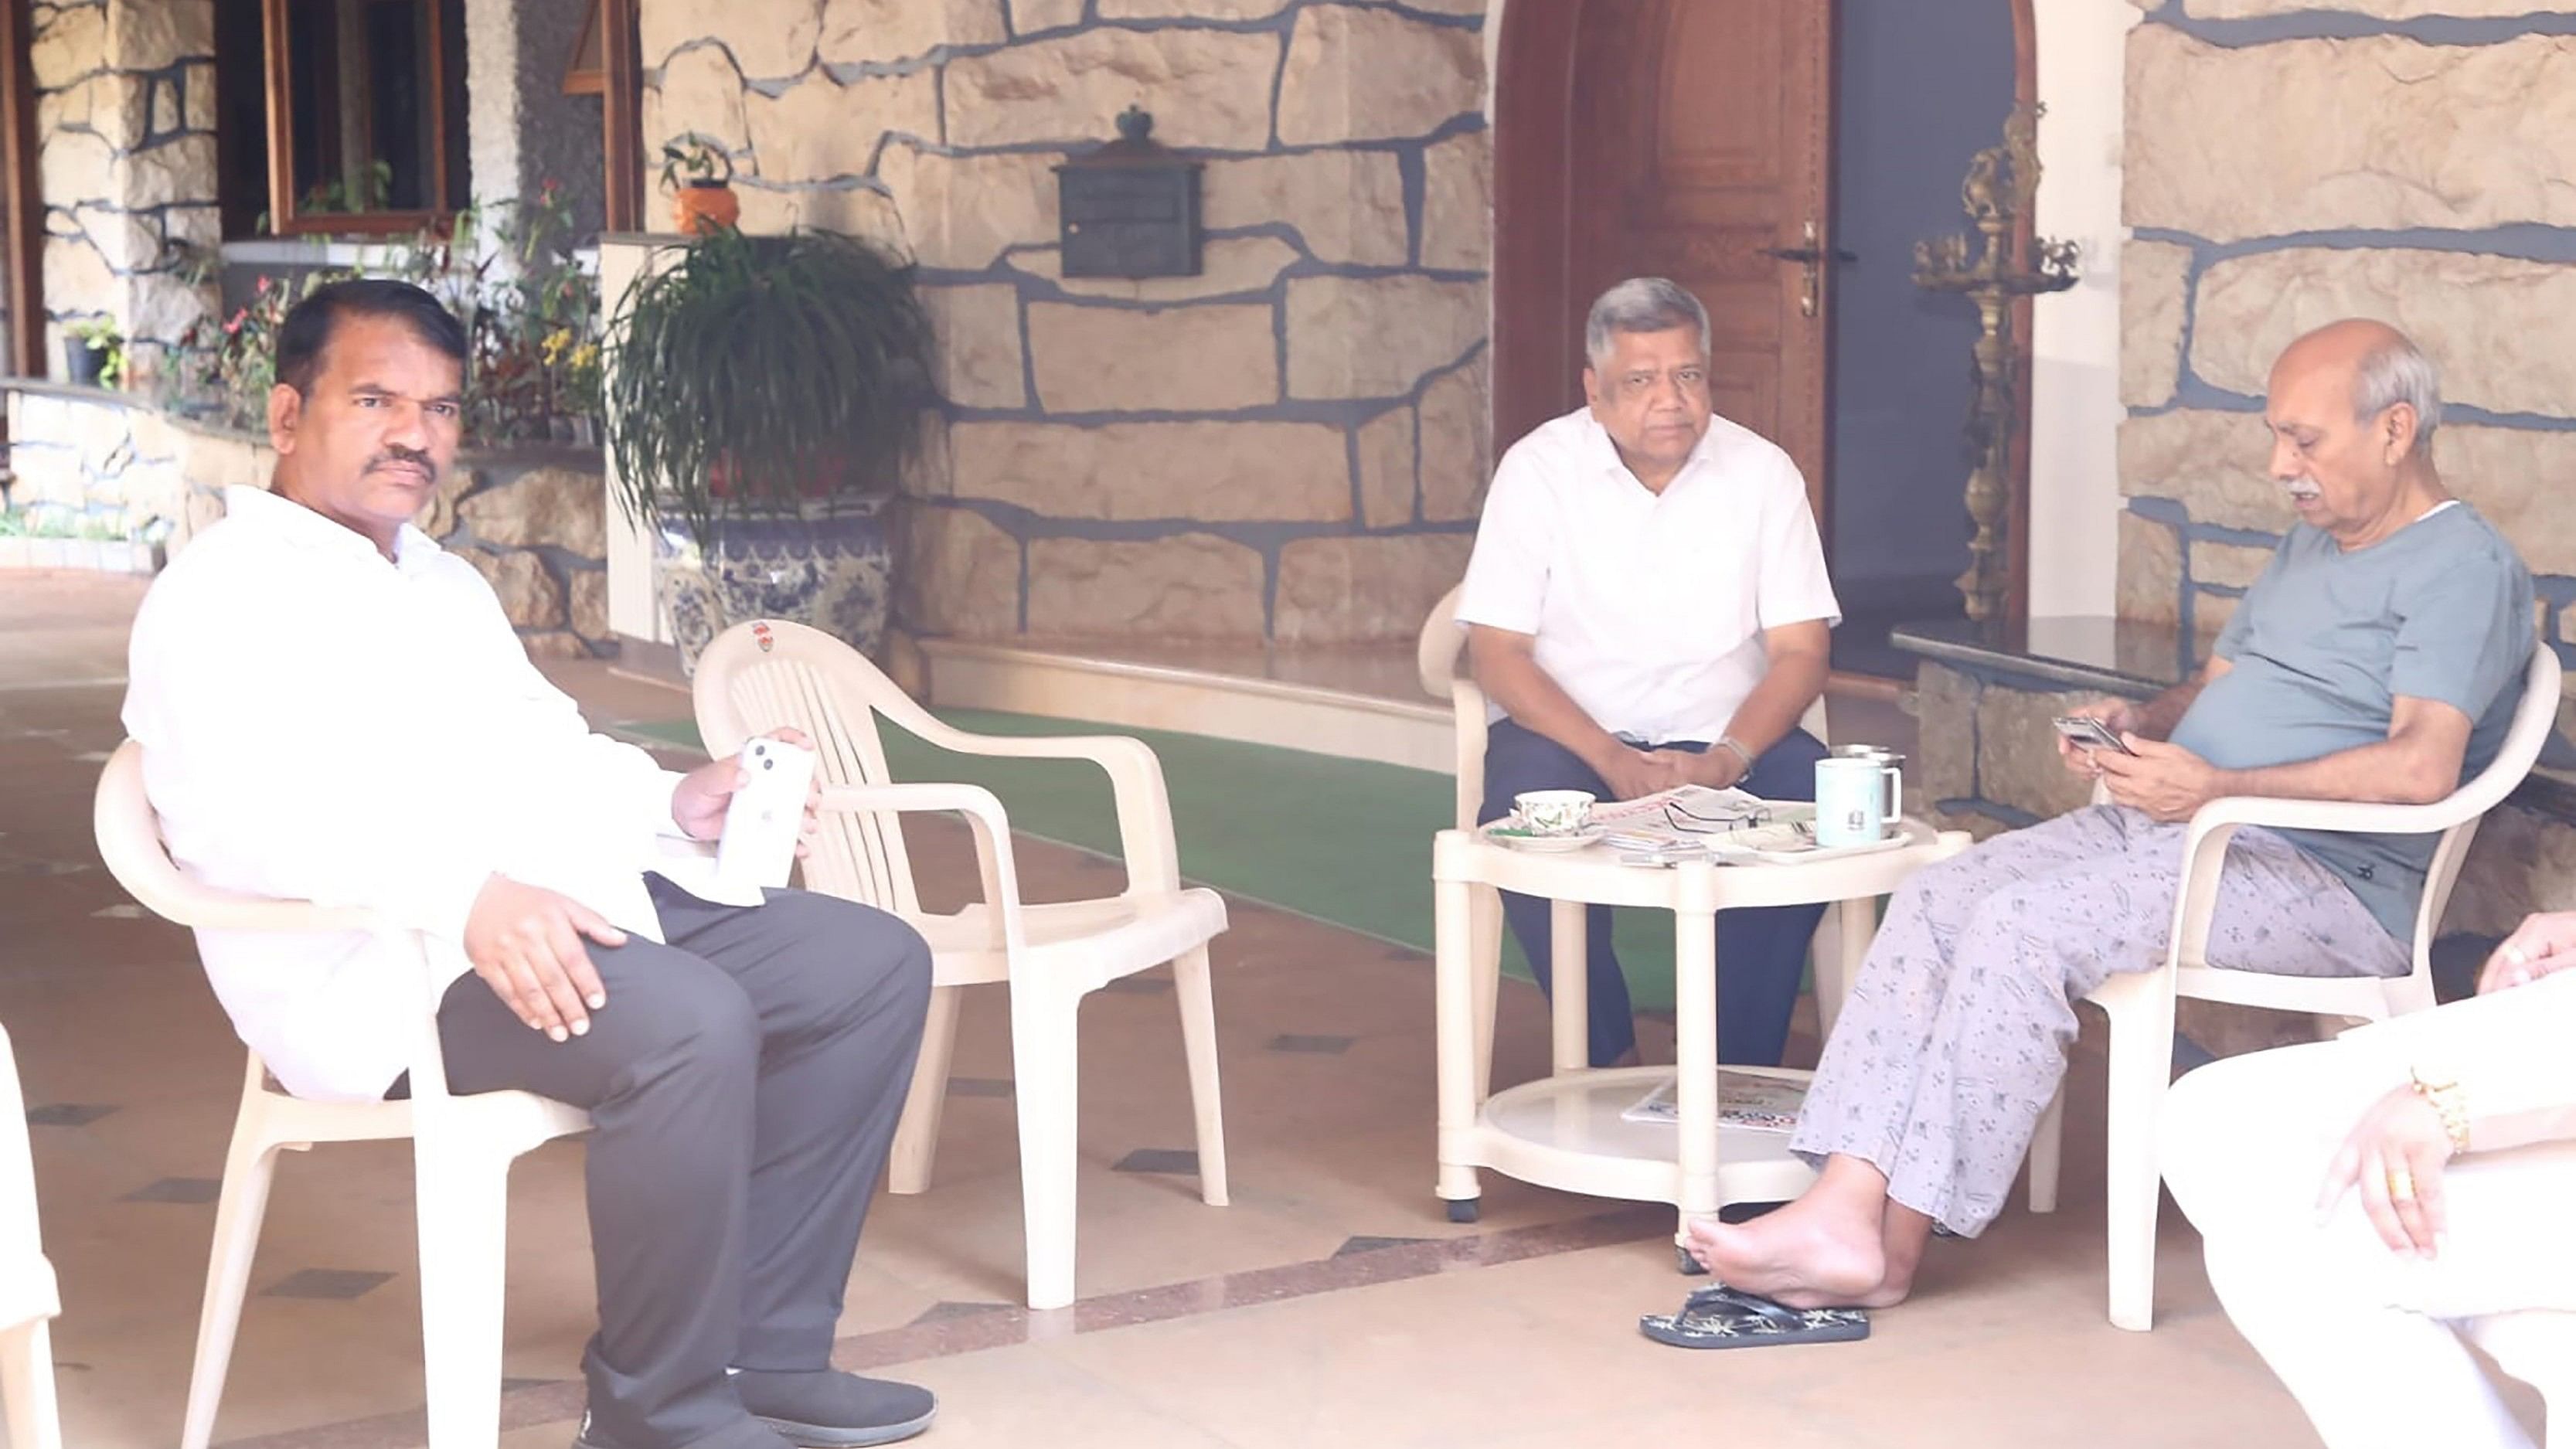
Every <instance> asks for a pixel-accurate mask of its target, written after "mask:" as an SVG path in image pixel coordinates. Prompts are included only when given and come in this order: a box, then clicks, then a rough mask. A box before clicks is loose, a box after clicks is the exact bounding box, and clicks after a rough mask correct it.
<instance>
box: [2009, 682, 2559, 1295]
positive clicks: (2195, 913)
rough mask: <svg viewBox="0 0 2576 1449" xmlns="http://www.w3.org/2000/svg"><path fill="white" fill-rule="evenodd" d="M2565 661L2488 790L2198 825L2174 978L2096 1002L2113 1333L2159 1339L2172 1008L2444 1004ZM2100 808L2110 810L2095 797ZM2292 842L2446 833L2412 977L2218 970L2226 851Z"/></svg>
mask: <svg viewBox="0 0 2576 1449" xmlns="http://www.w3.org/2000/svg"><path fill="white" fill-rule="evenodd" d="M2558 685H2559V670H2558V655H2557V653H2556V652H2555V651H2554V650H2552V649H2551V647H2550V646H2549V644H2548V643H2546V642H2545V641H2544V642H2543V643H2542V644H2541V645H2540V646H2539V647H2538V648H2536V649H2534V650H2533V651H2532V655H2531V667H2530V669H2529V671H2528V672H2527V673H2526V674H2525V675H2524V681H2523V696H2522V702H2521V704H2520V705H2519V706H2518V707H2517V708H2516V709H2515V711H2514V715H2513V723H2512V725H2511V727H2510V728H2509V729H2507V730H2506V732H2505V737H2504V743H2503V745H2502V746H2501V747H2500V748H2499V749H2498V751H2497V753H2496V757H2495V760H2494V762H2493V763H2491V764H2489V765H2488V766H2487V768H2486V769H2484V770H2483V771H2480V772H2479V774H2478V776H2477V778H2475V779H2473V780H2471V781H2469V782H2468V783H2467V784H2465V785H2462V786H2461V787H2460V788H2459V789H2458V790H2456V791H2454V792H2452V794H2451V795H2450V796H2449V797H2448V798H2446V799H2443V800H2439V801H2436V802H2434V803H2433V804H2430V805H2363V804H2357V803H2353V802H2349V801H2341V800H2275V799H2267V798H2258V797H2251V796H2236V797H2230V798H2227V799H2222V800H2212V801H2210V802H2209V803H2208V804H2206V805H2203V806H2202V807H2200V810H2199V813H2197V814H2195V815H2193V816H2192V818H2191V825H2190V828H2189V829H2188V830H2187V831H2186V832H2185V834H2184V836H2183V843H2182V864H2183V868H2182V880H2183V886H2182V890H2181V891H2180V892H2179V893H2178V897H2177V899H2176V900H2175V902H2174V928H2173V939H2172V943H2171V945H2170V947H2169V949H2168V953H2167V955H2166V957H2165V965H2164V969H2162V970H2160V971H2141V972H2136V973H2132V974H2123V975H2118V976H2113V977H2112V978H2111V979H2110V980H2108V981H2106V982H2104V983H2103V984H2102V986H2101V987H2100V989H2098V990H2096V991H2094V992H2093V993H2092V995H2091V996H2089V997H2088V998H2086V999H2087V1000H2090V1001H2092V1002H2093V1003H2094V1004H2095V1005H2097V1006H2100V1007H2101V1008H2102V1010H2103V1013H2104V1014H2105V1015H2106V1016H2108V1017H2109V1018H2110V1026H2111V1052H2110V1071H2109V1095H2110V1104H2109V1105H2110V1130H2109V1134H2108V1140H2107V1144H2106V1148H2105V1154H2106V1156H2107V1158H2108V1166H2109V1188H2108V1190H2109V1194H2110V1196H2109V1202H2108V1211H2107V1217H2108V1233H2109V1238H2110V1298H2111V1322H2112V1323H2114V1324H2116V1325H2117V1326H2119V1327H2121V1328H2126V1329H2131V1330H2135V1331H2138V1332H2145V1331H2146V1330H2148V1329H2151V1328H2153V1327H2154V1326H2155V1292H2156V1211H2157V1207H2158V1202H2157V1197H2158V1184H2159V1182H2160V1181H2161V1178H2162V1174H2161V1173H2160V1172H2159V1171H2158V1168H2157V1165H2156V1148H2155V1143H2156V1131H2157V1127H2156V1121H2157V1114H2158V1112H2159V1111H2160V1109H2161V1107H2162V1104H2163V1101H2164V1092H2165V1088H2166V1086H2167V1085H2168V1084H2169V1083H2170V1082H2171V1081H2172V1078H2173V1036H2174V1004H2175V1002H2176V1000H2177V999H2178V998H2180V997H2184V996H2189V997H2195V998H2197V999H2199V1000H2202V1001H2226V1002H2233V1003H2235V1004H2237V1005H2240V1006H2260V1007H2268V1008H2270V1009H2272V1010H2275V1011H2306V1012H2315V1013H2319V1014H2323V1015H2329V1016H2350V1017H2360V1018H2362V1019H2364V1020H2371V1021H2376V1020H2381V1019H2383V1018H2386V1017H2391V1016H2398V1015H2402V1014H2404V1013H2406V1012H2410V1011H2422V1010H2424V1009H2426V1008H2428V1007H2430V1006H2432V1005H2433V958H2432V950H2433V938H2434V935H2435V934H2436V932H2438V931H2439V930H2440V928H2441V924H2442V912H2443V909H2444V908H2445V907H2446V906H2448V905H2449V904H2450V900H2451V888H2452V886H2454V885H2455V884H2457V883H2458V881H2459V878H2460V865H2461V862H2462V861H2463V860H2464V859H2465V858H2466V857H2467V855H2468V853H2469V844H2470V842H2471V841H2473V840H2474V839H2476V838H2477V833H2478V823H2479V821H2480V820H2481V819H2483V818H2484V817H2485V815H2486V813H2487V811H2489V810H2491V809H2493V808H2495V806H2496V805H2497V803H2498V802H2500V801H2502V800H2503V799H2504V797H2505V796H2506V795H2508V794H2510V793H2512V791H2513V789H2514V787H2515V786H2517V785H2520V784H2521V783H2522V781H2523V777H2524V776H2526V775H2528V774H2530V773H2531V767H2532V764H2533V762H2534V761H2536V760H2538V759H2539V758H2540V749H2541V746H2542V745H2543V744H2544V743H2546V742H2547V741H2548V738H2549V732H2550V729H2551V727H2552V726H2553V725H2554V724H2555V723H2556V722H2557V717H2558ZM2097 798H2099V797H2098V796H2097ZM2249 825H2257V826H2266V827H2269V828H2272V829H2276V830H2281V829H2286V830H2333V831H2369V832H2374V833H2378V834H2389V835H2433V834H2439V835H2440V836H2441V841H2440V843H2439V844H2438V845H2436V846H2435V847H2434V850H2433V859H2432V863H2431V864H2430V866H2429V867H2428V868H2427V869H2426V871H2425V877H2424V898H2423V901H2422V903H2421V904H2420V905H2419V906H2417V908H2416V912H2415V941H2414V953H2415V964H2414V968H2413V969H2412V970H2410V971H2408V972H2407V974H2405V975H2403V976H2387V977H2380V976H2281V975H2274V974H2270V973H2266V972H2260V971H2229V970H2223V969H2221V968H2218V967H2214V966H2211V965H2210V964H2209V960H2208V949H2209V929H2210V917H2211V914H2212V912H2213V911H2214V910H2215V908H2216V905H2217V901H2218V875H2219V869H2220V867H2221V866H2222V865H2223V864H2225V862H2226V859H2227V842H2228V841H2229V839H2231V838H2232V837H2233V836H2234V835H2235V834H2236V832H2237V831H2238V830H2240V829H2242V828H2244V827H2246V826H2249ZM2065 1111H2066V1098H2065V1094H2064V1092H2063V1091H2062V1090H2061V1091H2060V1092H2059V1094H2058V1097H2057V1100H2056V1101H2054V1102H2052V1103H2050V1104H2049V1108H2048V1111H2047V1113H2046V1114H2045V1115H2044V1116H2042V1117H2041V1118H2040V1121H2039V1126H2038V1129H2037V1130H2036V1131H2035V1132H2034V1133H2033V1135H2032V1137H2031V1145H2030V1210H2031V1211H2032V1212H2035V1213H2045V1212H2054V1211H2056V1209H2057V1179H2058V1173H2059V1168H2060V1165H2061V1163H2062V1162H2063V1159H2064V1133H2065V1122H2064V1118H2065Z"/></svg>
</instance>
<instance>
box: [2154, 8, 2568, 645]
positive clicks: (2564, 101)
mask: <svg viewBox="0 0 2576 1449" xmlns="http://www.w3.org/2000/svg"><path fill="white" fill-rule="evenodd" d="M2141 3H2142V4H2143V3H2145V0H2141ZM2425 8H2429V7H2423V6H2414V5H2398V4H2394V3H2390V0H2158V3H2155V4H2153V5H2151V6H2149V7H2148V11H2149V13H2148V14H2147V16H2146V19H2145V22H2144V23H2143V24H2141V25H2139V26H2138V27H2137V29H2136V30H2135V31H2133V32H2132V33H2131V36H2130V40H2129V56H2128V86H2127V106H2128V124H2127V135H2128V141H2127V148H2128V154H2127V159H2126V170H2125V176H2124V183H2123V207H2124V210H2125V211H2126V214H2127V221H2128V223H2129V225H2130V227H2131V228H2132V229H2133V234H2134V240H2132V241H2130V242H2129V243H2128V246H2127V249H2126V251H2125V253H2124V255H2123V256H2122V259H2121V267H2120V278H2121V293H2122V295H2121V313H2122V316H2121V352H2122V357H2121V370H2120V387H2121V394H2122V398H2123V400H2124V401H2125V402H2126V403H2127V404H2128V409H2129V418H2128V421H2127V423H2126V424H2125V425H2124V426H2123V427H2122V428H2121V432H2120V484H2121V491H2122V492H2123V493H2124V494H2125V495H2126V496H2127V498H2128V506H2127V511H2126V512H2125V513H2124V514H2123V515H2122V517H2121V519H2120V530H2121V549H2120V579H2119V600H2120V612H2121V613H2122V614H2123V615H2125V616H2129V617H2134V618H2142V619H2151V620H2156V621H2159V622H2172V621H2176V620H2181V621H2184V622H2187V623H2190V624H2192V625H2194V626H2196V627H2197V628H2198V629H2199V630H2201V631H2203V632H2208V631H2213V630H2215V629H2216V628H2217V626H2218V625H2219V624H2220V623H2221V622H2223V621H2224V620H2225V618H2226V616H2227V614H2228V613H2229V612H2230V611H2231V610H2233V609H2234V608H2235V601H2236V600H2237V599H2238V598H2239V597H2240V596H2242V595H2243V593H2244V591H2245V588H2246V586H2247V585H2249V584H2250V583H2252V582H2253V580H2254V577H2255V576H2256V574H2257V573H2259V572H2260V570H2261V568H2262V566H2263V563H2264V561H2265V559H2266V558H2267V556H2268V555H2269V553H2270V551H2271V549H2272V547H2273V545H2274V544H2275V542H2276V541H2277V539H2278V536H2279V534H2280V532H2281V530H2282V529H2284V528H2285V527H2287V525H2288V522H2289V518H2290V513H2289V509H2288V507H2287V506H2286V504H2285V503H2284V502H2283V500H2282V496H2281V492H2280V488H2279V486H2278V485H2277V484H2275V483H2273V482H2272V481H2271V480H2270V478H2269V477H2267V476H2266V473H2265V468H2266V459H2267V457H2268V452H2269V446H2270V445H2269V440H2268V437H2267V435H2266V432H2265V429H2264V427H2263V423H2262V418H2261V408H2262V393H2263V388H2264V381H2265V376H2266V373H2267V372H2268V370H2269V368H2270V366H2271V362H2272V358H2273V357H2274V355H2275V354H2277V353H2278V352H2279V350H2280V349H2281V347H2282V346H2283V345H2284V344H2286V343H2287V342H2288V341H2289V340H2290V339H2291V338H2292V337H2294V336H2296V335H2297V334H2298V333H2300V332H2302V331H2304V330H2306V329H2308V328H2310V327H2313V326H2316V325H2318V324H2320V323H2323V322H2326V321H2329V320H2331V319H2333V318H2335V317H2338V316H2344V315H2350V314H2360V315H2365V316H2373V317H2380V318H2385V319H2386V320H2388V321H2390V322H2392V323H2395V324H2397V325H2398V326H2400V327H2403V328H2405V329H2406V330H2407V331H2408V332H2409V333H2411V334H2412V335H2413V336H2414V337H2415V339H2416V340H2417V341H2418V342H2420V343H2421V344H2422V345H2423V346H2424V347H2425V349H2426V350H2427V351H2428V352H2430V353H2431V354H2432V356H2433V358H2434V360H2435V361H2436V362H2437V363H2438V364H2439V365H2440V366H2441V369H2442V375H2443V388H2442V391H2443V396H2444V402H2445V411H2446V418H2445V422H2444V424H2443V427H2442V429H2441V431H2440V432H2439V433H2438V434H2436V436H2435V439H2434V456H2435V458H2436V460H2437V461H2438V463H2439V464H2440V466H2441V470H2442V475H2443V478H2444V479H2445V481H2447V482H2448V483H2449V485H2450V486H2451V488H2452V489H2453V490H2454V491H2456V492H2458V493H2459V494H2460V495H2461V496H2462V497H2463V498H2465V499H2467V500H2468V501H2469V502H2470V503H2472V504H2474V505H2475V506H2476V507H2477V508H2478V509H2479V510H2480V511H2481V512H2483V513H2485V514H2486V515H2487V516H2488V517H2489V518H2491V519H2493V520H2494V521H2495V522H2496V523H2497V525H2498V526H2499V527H2501V528H2503V529H2504V530H2505V531H2506V533H2507V534H2509V535H2510V536H2511V537H2512V538H2513V540H2514V541H2515V543H2516V544H2517V545H2518V546H2519V547H2520V548H2521V550H2522V554H2523V557H2524V559H2525V560H2526V561H2528V562H2529V564H2530V565H2531V571H2532V573H2533V574H2534V575H2535V576H2536V577H2537V578H2538V580H2539V585H2540V594H2541V599H2542V607H2541V610H2540V620H2539V623H2540V629H2541V633H2542V636H2543V637H2544V638H2549V639H2552V640H2555V641H2556V642H2557V643H2558V645H2559V646H2560V652H2561V654H2562V655H2563V656H2565V657H2567V658H2568V659H2569V660H2570V661H2571V662H2576V508H2571V507H2570V506H2569V494H2568V490H2569V489H2570V488H2571V487H2576V351H2571V350H2570V349H2569V347H2568V346H2567V344H2566V340H2565V339H2566V338H2567V337H2568V336H2569V335H2570V334H2571V332H2576V192H2571V191H2570V190H2569V188H2568V186H2567V184H2566V178H2567V176H2568V175H2569V174H2570V173H2571V172H2576V5H2570V4H2568V3H2565V0H2558V3H2548V0H2511V3H2509V4H2508V3H2501V0H2499V3H2494V4H2487V3H2479V4H2457V5H2448V6H2442V7H2438V8H2441V9H2446V10H2450V11H2453V12H2454V14H2455V16H2465V17H2468V18H2440V19H2421V18H2417V19H2403V18H2392V17H2400V16H2407V15H2412V14H2414V13H2415V12H2418V11H2420V10H2422V9H2425ZM2508 11H2510V12H2512V14H2511V16H2510V17H2509V18H2508V17H2507V12H2508ZM2524 11H2535V12H2544V13H2534V14H2528V15H2526V14H2523V13H2522V12H2524ZM2486 17H2494V18H2486Z"/></svg>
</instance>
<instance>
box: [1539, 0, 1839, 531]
mask: <svg viewBox="0 0 2576 1449" xmlns="http://www.w3.org/2000/svg"><path fill="white" fill-rule="evenodd" d="M1503 24H1504V31H1503V37H1502V56H1501V62H1500V65H1499V67H1498V79H1497V92H1496V109H1497V126H1498V131H1497V135H1496V147H1497V166H1496V211H1495V277H1494V313H1495V337H1494V348H1495V359H1494V368H1495V397H1494V404H1495V407H1494V411H1495V419H1494V421H1495V432H1496V436H1495V442H1496V444H1497V446H1498V448H1499V447H1507V446H1509V445H1510V443H1511V442H1512V441H1513V440H1514V439H1516V438H1518V437H1519V436H1520V435H1521V434H1522V433H1525V432H1527V431H1528V430H1529V429H1531V428H1532V427H1535V426H1537V425H1538V424H1539V423H1541V422H1544V421H1545V420H1547V419H1548V418H1550V417H1554V416H1556V415H1557V414H1560V413H1563V412H1566V411H1568V410H1570V409H1572V408H1573V407H1575V406H1577V405H1579V404H1580V403H1581V402H1582V400H1583V389H1582V380H1581V376H1580V370H1581V368H1582V364H1583V358H1582V350H1583V320H1584V314H1585V312H1586V310H1587V309H1588V308H1589V307H1590V305H1591V302H1592V299H1593V298H1594V297H1595V296H1597V295H1599V294H1600V293H1601V291H1602V290H1603V289H1605V288H1607V287H1608V286H1610V285H1611V284H1612V283H1614V282H1617V281H1619V280H1620V279H1622V278H1625V277H1633V276H1666V277H1670V278H1672V279H1673V280H1675V281H1677V282H1680V283H1681V284H1682V285H1683V286H1686V287H1688V288H1690V290H1691V291H1692V292H1693V293H1694V294H1695V295H1697V296H1698V297H1699V299H1700V301H1701V302H1703V303H1704V304H1706V305H1707V307H1708V310H1709V324H1710V325H1709V332H1710V337H1709V342H1710V357H1711V366H1710V374H1711V383H1712V391H1713V393H1714V401H1715V403H1716V407H1717V411H1718V412H1719V413H1720V414H1721V415H1723V416H1725V417H1727V418H1730V419H1732V420H1734V421H1735V422H1738V423H1742V424H1743V425H1744V426H1746V427H1749V428H1751V429H1753V430H1754V431H1756V432H1758V433H1761V434H1762V435H1763V436H1765V437H1767V438H1770V439H1771V440H1772V441H1774V442H1776V443H1778V444H1779V445H1780V446H1781V447H1783V448H1785V449H1787V450H1788V453H1789V456H1790V457H1792V458H1794V459H1795V460H1797V464H1798V468H1799V471H1801V472H1802V473H1804V474H1805V475H1806V479H1807V492H1808V499H1809V501H1810V502H1811V503H1812V504H1813V505H1814V508H1815V511H1816V517H1817V521H1818V523H1819V525H1820V526H1822V525H1823V524H1824V523H1825V521H1826V520H1828V519H1830V518H1831V517H1832V514H1831V512H1830V511H1829V510H1828V509H1827V508H1826V507H1825V498H1824V487H1825V480H1826V477H1827V473H1826V467H1827V458H1826V450H1827V443H1828V427H1827V422H1828V419H1827V396H1826V394H1827V383H1828V377H1829V374H1828V345H1827V344H1828V339H1829V338H1830V337H1831V335H1832V333H1831V328H1830V325H1829V323H1830V320H1831V309H1832V306H1833V262H1832V255H1833V248H1832V217H1831V214H1830V212H1829V209H1828V202H1829V200H1830V196H1831V190H1832V166H1833V80H1832V76H1833V5H1832V0H1560V3H1556V4H1547V3H1542V0H1522V3H1519V4H1516V5H1513V6H1510V7H1507V8H1506V9H1505V11H1504V22H1503Z"/></svg>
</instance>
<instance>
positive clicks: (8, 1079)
mask: <svg viewBox="0 0 2576 1449" xmlns="http://www.w3.org/2000/svg"><path fill="white" fill-rule="evenodd" d="M62 1311H63V1300H62V1294H61V1292H60V1290H59V1289H58V1288H57V1286H56V1285H55V1282H54V1265H53V1263H52V1262H51V1261H49V1260H48V1259H47V1258H46V1257H45V1243H44V1239H43V1236H42V1235H41V1234H40V1233H39V1232H38V1230H37V1222H36V1167H35V1160H34V1158H33V1157H32V1156H30V1155H29V1153H28V1150H27V1103H26V1099H25V1098H24V1097H22V1096H21V1095H20V1094H19V1090H18V1058H17V1056H16V1054H15V1053H13V1052H11V1051H10V1049H9V1033H8V1032H6V1031H0V1409H5V1410H6V1411H7V1415H8V1423H9V1446H10V1449H62V1445H63V1426H62V1416H61V1414H60V1413H59V1412H58V1411H57V1409H56V1408H55V1404H54V1346H53V1328H52V1324H53V1320H54V1318H55V1317H56V1316H57V1315H59V1314H60V1313H61V1312H62Z"/></svg>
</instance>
